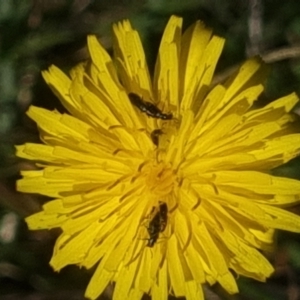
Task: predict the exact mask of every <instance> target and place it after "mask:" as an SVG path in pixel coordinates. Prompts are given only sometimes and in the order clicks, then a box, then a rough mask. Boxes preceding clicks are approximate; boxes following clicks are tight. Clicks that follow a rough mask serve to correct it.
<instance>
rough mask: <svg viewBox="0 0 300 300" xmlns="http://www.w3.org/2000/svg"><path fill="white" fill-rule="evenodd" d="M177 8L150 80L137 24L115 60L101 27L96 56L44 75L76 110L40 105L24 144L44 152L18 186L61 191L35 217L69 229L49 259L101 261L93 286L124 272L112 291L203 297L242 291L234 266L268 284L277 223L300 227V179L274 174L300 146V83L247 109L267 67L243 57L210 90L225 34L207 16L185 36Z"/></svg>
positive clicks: (22, 151)
mask: <svg viewBox="0 0 300 300" xmlns="http://www.w3.org/2000/svg"><path fill="white" fill-rule="evenodd" d="M181 27H182V19H181V18H178V17H175V16H173V17H171V18H170V21H169V23H168V25H167V27H166V29H165V32H164V34H163V37H162V41H161V45H160V48H159V54H158V58H157V62H156V66H155V72H154V76H153V80H151V78H150V75H149V71H148V68H147V63H146V59H145V55H144V52H143V48H142V45H141V41H140V38H139V35H138V33H137V32H136V31H135V30H133V29H132V27H131V25H130V23H129V22H128V21H123V22H121V23H119V24H117V25H115V26H114V35H115V44H114V57H113V60H112V58H111V57H110V56H109V55H108V54H107V52H106V51H105V50H104V49H103V47H102V46H101V45H100V44H99V42H98V41H97V39H96V37H95V36H89V37H88V49H89V52H90V56H91V59H90V60H89V61H88V62H85V63H82V64H80V65H78V66H77V67H76V68H74V69H73V70H72V71H71V73H70V77H69V76H67V75H65V74H64V73H63V72H62V71H60V70H59V69H58V68H56V67H55V66H52V67H50V69H49V70H48V71H45V72H43V76H44V78H45V80H46V82H47V83H48V84H49V86H50V87H51V88H52V90H53V91H54V93H55V94H56V95H57V96H58V97H59V99H60V100H61V102H62V104H63V105H64V106H65V108H66V109H67V110H68V112H69V114H66V113H59V112H57V111H48V110H46V109H42V108H37V107H31V108H30V109H29V111H28V115H29V116H30V117H31V118H32V119H33V120H35V121H36V123H37V125H38V128H39V130H40V135H41V139H42V141H43V143H44V144H29V143H28V144H25V145H23V146H18V147H17V155H18V156H20V157H23V158H26V159H30V160H34V161H39V162H40V163H39V164H38V166H39V167H40V169H39V170H34V171H24V172H22V175H23V179H21V180H20V181H19V182H18V190H19V191H23V192H30V193H33V192H34V193H39V194H42V195H46V196H49V197H52V198H55V199H54V200H51V201H49V202H48V203H46V204H45V205H44V206H43V211H41V212H39V213H36V214H34V215H32V216H30V217H28V218H27V219H26V221H27V223H28V225H29V228H30V229H33V230H36V229H46V228H48V229H50V228H54V227H60V228H61V230H62V233H61V235H60V237H59V238H58V240H57V242H56V245H55V248H54V253H53V256H52V259H51V262H50V263H51V265H52V267H53V268H54V269H55V270H60V269H61V268H63V267H64V266H66V265H69V264H77V265H79V266H84V267H86V268H91V267H92V266H94V265H97V268H96V271H95V273H94V275H93V277H92V279H91V281H90V283H89V285H88V287H87V290H86V297H88V298H91V299H95V298H96V297H97V296H98V295H99V294H101V293H102V291H103V290H104V289H105V287H106V286H107V284H109V283H110V282H115V289H114V299H119V298H120V299H140V298H141V297H142V295H143V294H144V293H149V294H151V296H152V299H167V295H168V294H169V293H172V294H174V295H175V296H178V297H179V296H185V297H186V298H187V299H202V298H203V292H202V288H201V284H203V283H205V282H208V283H209V284H214V283H215V282H218V283H220V284H221V285H222V286H223V287H224V288H225V289H226V290H227V291H228V292H229V293H236V292H237V291H238V288H237V285H236V281H235V278H234V275H233V273H232V271H234V273H236V274H240V275H243V276H247V277H252V278H255V279H257V280H260V281H264V280H265V279H266V277H268V276H269V275H270V274H271V273H272V272H273V268H272V266H271V264H270V263H269V262H268V261H267V260H266V259H265V258H264V256H263V255H262V254H261V252H260V249H264V248H266V247H268V246H269V245H270V244H272V241H273V231H274V229H283V230H289V231H294V232H300V219H299V217H298V216H296V215H294V214H292V213H290V212H288V211H286V210H284V209H283V208H284V207H286V206H289V205H293V204H294V203H296V202H297V201H299V199H300V182H299V181H296V180H293V179H289V178H283V177H275V176H272V175H271V174H270V172H269V171H270V169H272V168H274V167H277V166H279V165H281V164H283V163H285V162H287V161H289V160H290V159H292V158H293V157H295V156H297V155H298V154H299V152H300V134H298V133H295V130H294V128H293V126H292V123H293V121H294V117H293V115H291V114H289V112H290V111H291V109H292V108H293V106H294V105H295V104H296V103H297V101H298V98H297V96H296V95H295V94H290V95H288V96H286V97H283V98H281V99H278V100H277V101H274V102H273V103H271V104H269V105H267V106H265V107H263V108H259V109H252V110H250V109H251V106H252V104H253V102H254V101H255V100H256V99H257V98H258V96H259V94H260V93H261V92H262V91H263V86H262V84H261V82H262V80H264V77H265V67H264V65H263V63H262V62H261V61H260V59H258V58H254V59H250V60H248V61H246V62H245V63H244V64H243V65H242V67H241V68H240V70H239V71H238V72H237V74H236V75H235V76H234V77H232V78H230V79H229V80H228V81H227V82H226V83H225V84H223V85H221V84H219V85H217V86H215V87H211V80H212V77H213V73H214V70H215V67H216V64H217V61H218V58H219V56H220V53H221V51H222V47H223V44H224V40H223V39H222V38H220V37H217V36H214V35H212V32H211V30H209V29H207V28H205V26H204V25H203V24H202V23H200V22H197V23H195V24H194V25H193V26H192V27H190V28H189V29H188V30H186V31H185V32H184V33H182V32H181Z"/></svg>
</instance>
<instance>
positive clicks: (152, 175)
mask: <svg viewBox="0 0 300 300" xmlns="http://www.w3.org/2000/svg"><path fill="white" fill-rule="evenodd" d="M142 172H143V173H144V174H143V175H144V176H145V184H146V186H147V188H148V190H149V192H150V193H152V194H154V195H155V196H157V197H159V199H163V198H165V196H166V195H168V194H170V193H171V192H172V190H173V186H174V183H175V181H176V174H175V173H174V172H173V170H172V168H171V167H170V166H167V165H166V164H164V163H159V164H155V163H153V162H152V163H149V164H148V165H147V166H145V168H144V170H143V171H142Z"/></svg>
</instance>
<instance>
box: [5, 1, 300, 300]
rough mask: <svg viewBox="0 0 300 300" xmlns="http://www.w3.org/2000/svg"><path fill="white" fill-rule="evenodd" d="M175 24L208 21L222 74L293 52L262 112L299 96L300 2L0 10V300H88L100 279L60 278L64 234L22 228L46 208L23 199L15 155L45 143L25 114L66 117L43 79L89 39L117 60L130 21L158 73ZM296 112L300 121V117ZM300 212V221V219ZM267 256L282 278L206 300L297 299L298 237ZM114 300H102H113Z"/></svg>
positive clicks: (243, 284) (53, 4)
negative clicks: (177, 19)
mask: <svg viewBox="0 0 300 300" xmlns="http://www.w3.org/2000/svg"><path fill="white" fill-rule="evenodd" d="M257 11H258V12H260V14H259V17H258V19H256V18H257V16H256V17H255V16H254V15H255V14H254V13H255V12H256V13H257ZM171 14H177V15H180V16H182V17H184V27H187V26H188V25H190V24H191V23H193V22H194V21H196V20H197V19H201V20H203V21H204V22H205V24H207V26H210V27H213V28H214V31H215V32H216V33H217V34H219V35H221V36H224V37H225V38H226V40H227V41H226V46H225V50H224V53H223V54H222V57H221V61H220V63H219V65H218V72H219V73H220V74H222V73H224V74H226V72H227V71H228V70H230V69H231V67H232V66H237V65H238V64H239V63H241V62H242V61H243V60H244V59H245V58H246V57H247V56H249V55H252V54H260V55H262V56H263V57H264V56H265V55H267V54H268V53H269V54H270V53H271V54H272V53H273V54H274V53H275V54H276V53H277V52H276V51H277V50H280V49H289V51H292V53H294V54H293V55H290V57H284V58H280V56H276V55H273V56H274V57H275V58H274V57H273V60H272V72H271V75H270V79H269V81H268V84H267V89H266V91H265V94H264V95H263V97H262V103H264V104H265V103H268V102H269V101H271V100H272V99H275V98H278V97H280V96H283V95H285V94H287V93H290V92H292V91H296V92H298V93H300V85H299V83H300V59H299V57H300V55H299V50H298V52H297V49H299V46H300V2H299V0H288V1H279V0H262V1H258V0H256V1H253V0H249V1H244V0H185V1H179V0H110V1H105V0H99V1H97V0H94V1H92V0H60V1H58V0H31V1H30V0H5V1H0V29H1V30H0V87H1V89H0V91H1V92H0V177H1V182H0V299H70V300H72V299H83V294H84V290H85V287H86V285H87V282H88V280H89V277H90V276H91V274H92V272H91V271H90V270H89V271H87V270H79V268H77V267H75V266H70V267H67V268H65V269H64V270H63V271H62V272H61V273H60V274H56V273H54V272H53V270H52V269H51V268H50V267H49V264H48V262H49V260H50V257H51V251H52V248H53V244H54V241H55V238H56V236H57V234H58V232H56V231H55V230H53V231H42V232H29V231H28V230H27V228H26V225H25V223H24V221H23V218H24V216H27V215H28V214H30V213H32V212H35V211H38V210H39V209H40V206H41V204H42V203H43V202H44V201H45V200H46V199H45V198H44V197H37V196H35V195H23V194H19V193H17V192H16V191H15V180H16V179H17V178H18V177H19V170H20V169H26V168H27V169H28V168H30V167H31V165H30V164H28V163H27V162H25V161H22V160H20V159H17V158H16V157H15V156H14V145H15V144H22V143H24V142H25V141H38V135H37V131H36V128H35V126H34V124H33V123H32V122H31V121H30V120H28V119H27V117H26V115H25V111H26V110H27V108H28V107H29V105H31V104H35V105H38V106H42V107H47V108H51V109H54V108H57V109H62V107H61V105H60V104H59V102H58V100H57V99H56V98H55V96H54V95H53V94H52V93H51V92H50V90H49V88H48V87H47V86H46V84H45V83H44V82H43V80H42V78H41V75H40V72H41V70H43V69H45V68H47V67H48V66H49V65H51V64H55V65H57V66H58V67H60V68H62V69H63V70H66V71H67V70H68V69H69V68H70V67H71V66H73V65H74V64H76V63H78V62H80V61H82V60H85V59H86V58H87V55H88V54H87V50H86V45H85V43H86V35H87V34H89V33H95V34H97V35H98V36H99V38H100V40H101V43H102V44H103V45H104V46H105V47H106V48H107V49H108V50H109V51H110V50H111V24H112V23H113V22H116V21H119V20H121V19H124V18H129V19H130V20H131V21H132V22H133V24H134V26H135V27H136V28H137V29H138V30H139V32H140V34H141V36H142V38H143V42H144V46H145V51H146V55H147V58H148V61H149V64H150V69H151V70H153V68H154V62H155V57H156V53H157V49H158V46H159V42H160V38H161V34H162V30H163V28H164V26H165V24H166V22H167V20H168V19H169V16H170V15H171ZM251 21H252V23H251ZM253 21H254V23H253ZM250 24H252V25H253V24H254V29H255V26H257V28H256V29H258V31H259V33H258V35H257V33H256V34H254V35H253V33H251V26H252V25H250ZM255 24H256V25H255ZM258 25H261V28H260V27H259V26H258ZM259 29H260V30H259ZM295 112H296V113H297V114H299V109H296V110H295ZM299 163H300V160H299V158H298V159H295V160H293V161H291V162H289V163H288V164H286V165H285V166H283V167H281V168H278V169H276V170H274V173H275V174H277V175H283V176H288V177H293V178H298V179H300V168H299ZM294 212H295V213H298V214H299V209H297V208H294ZM268 255H269V259H270V260H271V261H272V262H273V264H274V265H275V267H276V272H275V274H274V276H273V277H272V278H271V279H270V280H268V282H267V283H266V284H265V283H258V282H254V281H252V280H250V279H245V278H240V280H239V286H240V290H241V293H240V294H239V295H234V296H229V295H227V294H226V293H224V291H222V289H220V288H219V287H218V286H215V287H213V292H214V293H215V294H213V296H211V295H210V294H209V293H207V298H208V299H218V297H220V298H219V299H266V300H268V299H273V300H277V299H278V300H279V299H291V300H292V299H299V298H300V296H299V295H300V292H299V286H300V276H299V275H300V239H299V235H294V234H290V233H285V232H280V233H279V234H278V243H277V247H276V249H275V251H274V252H273V253H271V254H268ZM110 292H111V289H108V290H107V292H106V294H105V295H103V296H102V299H108V298H109V297H110ZM217 295H219V296H217Z"/></svg>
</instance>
